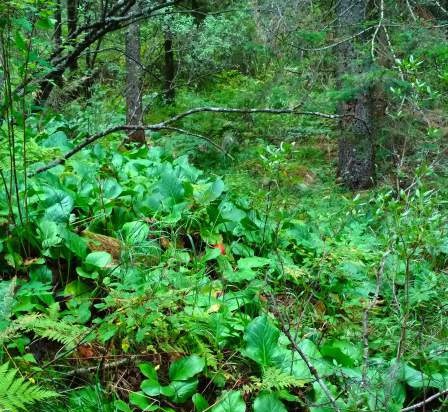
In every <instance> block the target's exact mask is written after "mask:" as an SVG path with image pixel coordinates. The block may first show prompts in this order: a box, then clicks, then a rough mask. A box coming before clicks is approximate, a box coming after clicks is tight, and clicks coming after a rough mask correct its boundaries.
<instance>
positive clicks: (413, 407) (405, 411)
mask: <svg viewBox="0 0 448 412" xmlns="http://www.w3.org/2000/svg"><path fill="white" fill-rule="evenodd" d="M444 395H448V389H445V390H444V391H440V392H437V393H436V394H434V395H432V396H430V397H429V398H427V399H425V400H423V401H421V402H419V403H416V404H415V405H411V406H407V407H406V408H403V409H402V410H401V412H410V411H415V410H416V409H419V408H421V407H423V406H425V405H426V404H427V403H430V402H432V401H434V400H436V399H437V398H440V397H441V396H444Z"/></svg>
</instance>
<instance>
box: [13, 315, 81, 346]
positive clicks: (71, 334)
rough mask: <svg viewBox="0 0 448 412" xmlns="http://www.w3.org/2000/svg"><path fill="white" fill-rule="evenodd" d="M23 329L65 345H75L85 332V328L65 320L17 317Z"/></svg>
mask: <svg viewBox="0 0 448 412" xmlns="http://www.w3.org/2000/svg"><path fill="white" fill-rule="evenodd" d="M19 323H20V324H21V325H22V327H23V329H25V330H27V331H29V332H34V333H35V334H36V335H38V336H41V337H43V338H47V339H50V340H53V341H55V342H59V343H61V344H63V345H65V346H76V344H77V343H78V342H79V341H80V340H81V338H82V337H83V336H84V335H85V334H86V333H87V328H85V327H84V326H80V325H74V324H71V323H67V322H58V321H55V320H52V319H49V318H45V317H37V318H34V319H33V318H28V319H26V318H25V319H19Z"/></svg>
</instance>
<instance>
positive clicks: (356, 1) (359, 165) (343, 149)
mask: <svg viewBox="0 0 448 412" xmlns="http://www.w3.org/2000/svg"><path fill="white" fill-rule="evenodd" d="M367 2H368V1H367V0H340V1H339V2H338V7H337V13H338V23H339V36H340V37H341V38H344V37H349V36H350V35H353V33H355V32H356V30H359V29H360V28H361V25H362V23H363V22H364V21H365V18H366V9H367ZM356 42H357V39H356V38H354V39H352V40H350V41H347V42H345V43H342V44H341V45H340V47H339V50H338V52H339V67H338V78H339V86H340V87H342V86H343V78H344V77H346V76H357V75H360V74H361V73H362V72H363V71H364V70H365V69H366V67H365V64H363V62H362V56H360V53H359V52H358V50H357V48H356ZM352 87H353V86H352ZM339 114H342V115H345V116H346V117H344V118H343V120H342V121H341V123H340V126H341V136H340V138H339V167H338V169H339V170H338V174H339V177H340V178H341V179H342V181H343V183H344V184H345V186H347V187H348V188H350V189H353V190H357V189H365V188H368V187H370V186H372V185H373V184H374V176H375V142H374V133H373V126H374V125H373V116H372V93H371V90H370V89H369V88H368V87H358V86H356V88H354V91H353V95H352V97H351V98H350V99H349V100H347V101H344V102H343V103H341V104H340V107H339Z"/></svg>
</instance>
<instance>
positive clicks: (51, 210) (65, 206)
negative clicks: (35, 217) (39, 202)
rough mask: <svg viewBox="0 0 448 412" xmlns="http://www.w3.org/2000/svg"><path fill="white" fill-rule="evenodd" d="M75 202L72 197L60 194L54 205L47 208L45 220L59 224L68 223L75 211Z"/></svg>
mask: <svg viewBox="0 0 448 412" xmlns="http://www.w3.org/2000/svg"><path fill="white" fill-rule="evenodd" d="M73 205H74V201H73V199H72V197H71V196H69V195H67V194H65V195H64V194H62V195H61V193H60V192H59V193H58V195H57V196H56V197H55V199H54V203H53V204H52V205H51V206H49V207H48V208H47V210H46V211H45V215H44V220H47V221H53V222H57V223H61V222H66V221H67V220H68V218H69V216H70V213H71V211H72V209H73Z"/></svg>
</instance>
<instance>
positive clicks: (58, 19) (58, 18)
mask: <svg viewBox="0 0 448 412" xmlns="http://www.w3.org/2000/svg"><path fill="white" fill-rule="evenodd" d="M54 19H55V26H54V46H55V50H58V49H59V48H60V47H61V45H62V8H61V0H56V4H55V9H54Z"/></svg>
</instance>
